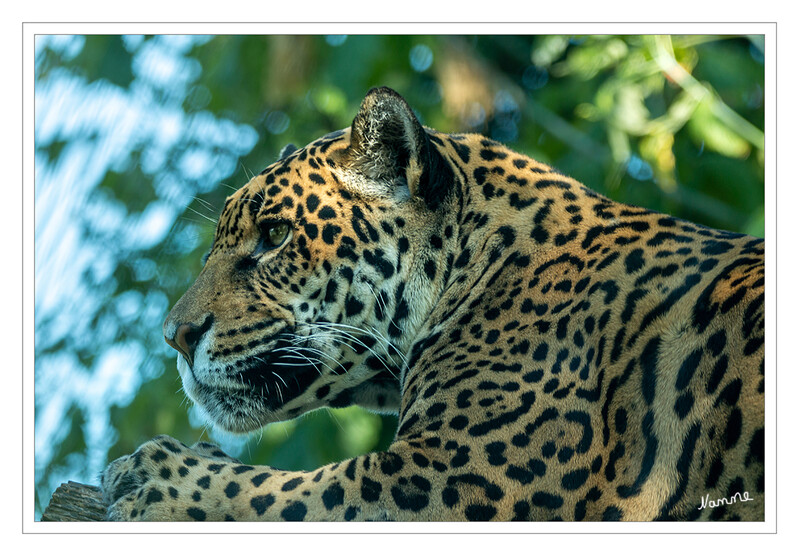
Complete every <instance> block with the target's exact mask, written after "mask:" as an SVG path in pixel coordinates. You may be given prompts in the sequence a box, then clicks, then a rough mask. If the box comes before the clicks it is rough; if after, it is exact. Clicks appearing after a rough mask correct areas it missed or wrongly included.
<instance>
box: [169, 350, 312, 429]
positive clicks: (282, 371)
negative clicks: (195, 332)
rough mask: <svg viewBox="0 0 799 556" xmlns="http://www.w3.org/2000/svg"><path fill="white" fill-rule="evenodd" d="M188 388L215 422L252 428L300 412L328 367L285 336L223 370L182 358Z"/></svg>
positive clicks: (180, 369) (181, 369)
mask: <svg viewBox="0 0 799 556" xmlns="http://www.w3.org/2000/svg"><path fill="white" fill-rule="evenodd" d="M178 372H179V373H180V376H181V379H182V382H183V390H184V391H185V393H186V394H187V396H188V397H189V398H190V399H191V400H192V401H193V402H194V403H195V404H196V405H197V406H198V407H199V408H200V409H201V410H202V412H203V413H204V414H205V416H206V417H207V420H208V421H209V422H211V423H212V424H213V425H214V426H215V427H218V428H221V429H223V430H225V431H228V432H236V433H242V432H249V431H253V430H257V429H260V428H261V427H263V426H264V425H266V424H269V423H272V422H275V421H282V420H285V419H290V418H293V417H296V416H297V415H299V414H300V413H302V412H303V411H301V410H300V408H302V409H303V410H304V408H306V407H307V406H308V405H309V402H308V400H305V397H304V396H303V395H304V394H306V392H308V391H309V388H310V387H311V385H312V384H313V383H314V382H315V381H316V380H317V379H319V378H320V377H322V376H323V370H322V368H321V367H320V365H319V364H318V363H317V362H314V360H313V359H312V358H311V357H308V356H307V355H304V354H303V352H302V350H301V348H299V347H291V348H287V345H286V342H285V341H284V340H279V341H278V343H277V345H276V346H274V347H273V348H271V349H270V350H268V351H263V352H258V353H252V354H249V355H246V356H244V357H242V358H241V359H239V360H237V361H235V362H232V363H231V364H228V365H226V367H225V369H223V370H213V369H193V368H192V367H191V366H190V365H189V364H188V363H187V362H186V360H185V359H184V358H183V357H179V358H178Z"/></svg>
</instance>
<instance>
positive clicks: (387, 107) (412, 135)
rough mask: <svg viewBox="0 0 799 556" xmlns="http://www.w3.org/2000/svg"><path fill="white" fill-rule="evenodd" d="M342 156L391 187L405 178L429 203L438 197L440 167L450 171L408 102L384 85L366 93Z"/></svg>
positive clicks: (444, 171)
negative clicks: (348, 143)
mask: <svg viewBox="0 0 799 556" xmlns="http://www.w3.org/2000/svg"><path fill="white" fill-rule="evenodd" d="M345 156H346V160H345V164H346V165H347V166H348V167H349V168H351V169H353V170H355V171H357V172H359V173H360V174H363V175H365V176H367V177H369V178H371V179H372V180H374V181H377V182H382V183H384V184H385V185H386V186H387V187H389V188H392V187H395V186H397V185H398V184H401V183H402V182H405V184H407V186H408V189H409V190H410V193H411V195H418V196H421V197H423V198H424V199H425V200H426V201H427V202H428V204H431V201H433V200H434V198H435V203H436V204H437V203H438V202H439V201H440V197H441V191H439V188H438V187H437V182H438V181H439V180H440V178H441V173H444V174H446V171H449V175H451V170H450V169H449V166H448V165H447V164H445V163H444V161H443V160H442V159H441V155H440V154H439V153H438V151H437V150H436V149H435V148H433V146H432V145H431V144H430V139H429V138H428V136H427V133H426V132H425V130H424V128H423V127H422V124H421V123H419V120H418V119H416V116H415V115H414V113H413V110H411V107H410V106H408V103H407V102H406V101H405V99H404V98H402V97H401V96H400V95H399V94H398V93H397V92H396V91H394V90H392V89H389V88H388V87H378V88H374V89H371V90H370V91H369V92H368V93H367V94H366V98H364V99H363V102H362V103H361V108H360V110H359V111H358V115H357V116H355V119H354V120H353V122H352V128H351V140H350V147H349V149H347V152H346V155H345ZM433 176H436V177H435V179H433ZM433 181H435V182H436V187H434V184H433V183H432V182H433Z"/></svg>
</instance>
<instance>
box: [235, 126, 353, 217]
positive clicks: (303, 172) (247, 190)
mask: <svg viewBox="0 0 799 556" xmlns="http://www.w3.org/2000/svg"><path fill="white" fill-rule="evenodd" d="M348 138H349V128H347V129H344V130H339V131H336V132H333V133H329V134H327V135H325V136H323V137H320V138H319V139H317V140H315V141H313V142H312V143H309V144H308V145H306V146H305V147H303V148H301V149H297V150H295V151H293V152H292V153H291V154H289V155H287V156H285V157H284V158H282V159H280V160H277V161H275V162H274V163H272V164H270V165H269V166H267V167H266V168H265V169H264V170H263V171H262V172H261V173H260V174H258V175H257V176H255V177H253V178H252V179H251V180H250V181H249V182H248V183H247V184H246V185H245V186H244V187H242V188H241V189H239V190H238V191H236V192H235V193H233V194H232V195H231V196H230V197H228V199H227V201H226V203H225V205H226V206H225V209H226V210H225V211H223V216H224V213H225V212H228V213H229V212H231V211H234V210H235V208H234V207H235V206H237V205H243V206H246V209H247V210H248V211H249V212H252V211H256V212H259V213H261V212H263V213H265V214H276V213H278V212H281V211H282V210H283V209H284V208H292V204H293V201H292V200H296V199H297V198H305V197H308V196H309V195H317V196H318V195H319V194H320V193H321V192H323V191H325V190H327V189H329V188H331V187H334V186H336V185H340V182H339V181H338V179H337V178H336V177H335V175H334V174H333V173H331V170H333V169H334V168H335V167H336V165H337V162H336V160H335V157H336V154H335V153H337V152H339V151H341V150H342V149H344V148H346V147H347V145H348ZM240 210H242V209H240Z"/></svg>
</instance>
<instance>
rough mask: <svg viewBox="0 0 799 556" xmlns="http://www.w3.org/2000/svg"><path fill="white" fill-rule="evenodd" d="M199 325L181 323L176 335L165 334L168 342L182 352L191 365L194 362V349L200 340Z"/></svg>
mask: <svg viewBox="0 0 799 556" xmlns="http://www.w3.org/2000/svg"><path fill="white" fill-rule="evenodd" d="M198 330H199V327H198V326H194V325H192V324H181V325H180V326H178V328H177V330H176V331H175V337H174V338H169V337H167V336H164V339H165V340H166V343H167V344H169V345H170V346H172V347H173V348H175V349H176V350H178V351H179V352H180V354H181V355H183V357H185V358H186V361H187V362H188V363H189V365H192V363H193V362H194V350H196V349H197V344H198V343H199V341H200V334H198V333H197V332H198Z"/></svg>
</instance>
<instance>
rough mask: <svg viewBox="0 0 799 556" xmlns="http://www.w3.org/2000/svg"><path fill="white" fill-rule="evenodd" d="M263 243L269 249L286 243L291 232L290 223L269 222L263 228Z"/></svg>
mask: <svg viewBox="0 0 799 556" xmlns="http://www.w3.org/2000/svg"><path fill="white" fill-rule="evenodd" d="M263 231H264V234H263V243H264V247H266V248H267V249H274V248H275V247H280V245H281V244H282V243H283V242H284V241H286V238H287V237H288V235H289V232H290V231H291V228H290V227H289V225H288V222H269V223H267V224H265V225H264V227H263Z"/></svg>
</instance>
